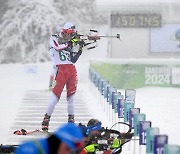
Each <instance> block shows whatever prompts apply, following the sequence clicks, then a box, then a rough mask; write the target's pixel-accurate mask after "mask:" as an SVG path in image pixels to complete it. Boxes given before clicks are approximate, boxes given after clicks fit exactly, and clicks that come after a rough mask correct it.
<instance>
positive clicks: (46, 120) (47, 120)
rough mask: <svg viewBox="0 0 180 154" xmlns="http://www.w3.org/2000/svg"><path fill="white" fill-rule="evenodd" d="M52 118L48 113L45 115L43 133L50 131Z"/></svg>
mask: <svg viewBox="0 0 180 154" xmlns="http://www.w3.org/2000/svg"><path fill="white" fill-rule="evenodd" d="M50 118H51V116H48V115H47V113H46V114H45V115H44V119H43V122H42V130H43V131H48V127H49V121H50Z"/></svg>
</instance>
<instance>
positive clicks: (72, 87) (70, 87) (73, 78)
mask: <svg viewBox="0 0 180 154" xmlns="http://www.w3.org/2000/svg"><path fill="white" fill-rule="evenodd" d="M69 72H70V74H69V75H68V77H69V78H68V81H67V84H66V88H67V102H68V117H69V118H68V121H69V122H74V96H75V93H76V87H77V72H76V69H75V67H74V66H71V67H70V68H69Z"/></svg>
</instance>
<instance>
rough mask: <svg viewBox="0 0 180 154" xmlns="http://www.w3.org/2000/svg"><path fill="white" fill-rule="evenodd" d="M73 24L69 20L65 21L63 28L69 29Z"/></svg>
mask: <svg viewBox="0 0 180 154" xmlns="http://www.w3.org/2000/svg"><path fill="white" fill-rule="evenodd" d="M73 26H74V24H73V23H71V22H66V23H65V25H64V26H63V29H71V28H72V27H73Z"/></svg>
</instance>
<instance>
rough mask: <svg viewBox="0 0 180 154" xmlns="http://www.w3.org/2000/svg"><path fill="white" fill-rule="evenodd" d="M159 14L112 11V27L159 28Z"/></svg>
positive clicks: (160, 18)
mask: <svg viewBox="0 0 180 154" xmlns="http://www.w3.org/2000/svg"><path fill="white" fill-rule="evenodd" d="M161 20H162V17H161V14H156V13H127V14H124V13H112V14H111V27H112V28H159V27H161Z"/></svg>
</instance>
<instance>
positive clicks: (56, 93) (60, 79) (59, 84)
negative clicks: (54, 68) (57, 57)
mask: <svg viewBox="0 0 180 154" xmlns="http://www.w3.org/2000/svg"><path fill="white" fill-rule="evenodd" d="M65 83H66V78H65V76H64V72H63V68H61V67H60V66H59V67H58V72H57V76H56V85H55V87H54V89H53V92H52V96H51V99H50V101H49V104H48V108H47V111H46V114H45V115H44V120H43V122H42V129H43V130H48V126H49V121H50V117H51V114H52V113H53V111H54V108H55V106H56V104H57V103H58V101H59V98H60V96H61V93H62V91H63V88H64V85H65Z"/></svg>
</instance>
